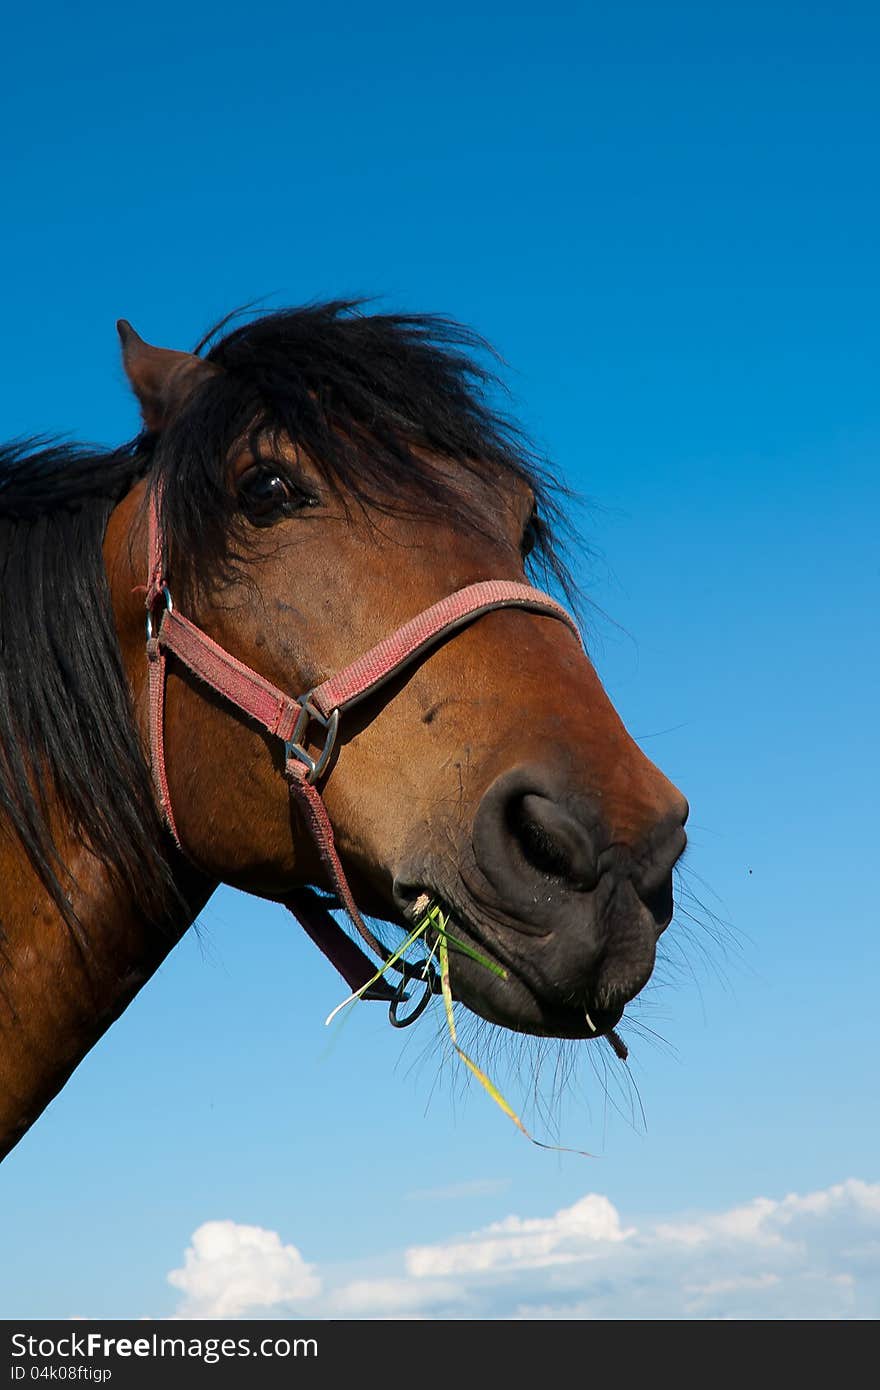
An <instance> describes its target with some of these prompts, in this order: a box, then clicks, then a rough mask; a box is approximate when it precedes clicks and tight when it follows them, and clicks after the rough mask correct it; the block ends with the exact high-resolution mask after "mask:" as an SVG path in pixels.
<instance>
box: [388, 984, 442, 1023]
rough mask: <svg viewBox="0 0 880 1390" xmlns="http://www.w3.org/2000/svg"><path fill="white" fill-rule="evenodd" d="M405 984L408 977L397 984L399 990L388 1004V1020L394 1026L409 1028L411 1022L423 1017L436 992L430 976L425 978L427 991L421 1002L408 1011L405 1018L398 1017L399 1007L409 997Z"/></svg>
mask: <svg viewBox="0 0 880 1390" xmlns="http://www.w3.org/2000/svg"><path fill="white" fill-rule="evenodd" d="M405 985H406V978H405V977H403V978H402V979H401V981H400V984H399V985H398V986H397V991H396V993H395V995H394V998H393V999H392V1000H391V1003H390V1004H389V1005H388V1021H389V1022H390V1024H391V1026H392V1028H408V1027H409V1025H410V1024H411V1023H415V1021H416V1019H417V1018H421V1016H422V1014H423V1013H424V1012H425V1009H426V1008H427V1007H428V1004H429V1003H430V1000H431V995H432V994H433V993H434V991H433V988H432V981H431V979H430V977H428V979H426V980H425V992H424V994H423V995H422V997H421V999H420V1000H419V1002H418V1003H417V1004H416V1006H415V1008H414V1009H412V1010H411V1012H410V1013H408V1014H407V1015H406V1017H405V1018H398V1015H397V1010H398V1008H399V1007H400V1005H401V1004H402V1003H404V1001H405V1000H406V999H408V997H409V996H408V995H406V994H404V992H403V991H404V987H405Z"/></svg>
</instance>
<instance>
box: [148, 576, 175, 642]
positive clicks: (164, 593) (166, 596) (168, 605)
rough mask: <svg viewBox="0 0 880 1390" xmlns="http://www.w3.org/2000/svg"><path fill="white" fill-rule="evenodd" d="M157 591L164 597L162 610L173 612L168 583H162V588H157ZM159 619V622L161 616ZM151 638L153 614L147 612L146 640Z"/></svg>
mask: <svg viewBox="0 0 880 1390" xmlns="http://www.w3.org/2000/svg"><path fill="white" fill-rule="evenodd" d="M159 593H160V594H161V596H162V598H164V600H165V607H164V609H163V612H165V613H173V612H174V603H173V602H172V599H171V590H170V589H169V587H168V585H167V584H163V585H162V588H161V589H160V590H159ZM159 621H160V622H161V621H162V620H161V618H160V619H159ZM152 638H153V614H152V613H147V641H148V642H150V641H152Z"/></svg>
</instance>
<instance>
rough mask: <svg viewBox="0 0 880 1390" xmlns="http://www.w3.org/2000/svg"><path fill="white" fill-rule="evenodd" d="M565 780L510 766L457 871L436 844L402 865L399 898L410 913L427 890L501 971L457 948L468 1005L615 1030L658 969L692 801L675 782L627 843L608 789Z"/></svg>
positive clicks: (511, 1017) (498, 1017)
mask: <svg viewBox="0 0 880 1390" xmlns="http://www.w3.org/2000/svg"><path fill="white" fill-rule="evenodd" d="M568 784H569V779H568V778H566V777H564V776H563V775H561V774H559V773H557V772H554V771H553V770H552V769H550V768H547V767H536V766H520V767H516V768H513V769H510V770H509V771H507V772H505V773H504V774H502V775H501V776H500V777H498V778H497V779H496V780H495V782H494V783H493V784H492V785H491V786H490V787H489V789H488V791H487V792H486V793H485V795H484V796H483V798H482V800H481V802H480V804H479V806H478V809H477V812H476V815H475V818H474V822H473V827H472V831H471V835H470V837H469V843H467V844H465V845H463V846H462V852H461V854H460V858H459V862H458V864H457V865H456V870H457V872H456V873H455V875H454V878H453V876H452V875H451V873H450V867H451V866H450V861H449V858H448V856H447V855H444V856H443V858H442V860H440V859H437V860H434V857H433V856H432V855H431V854H430V851H429V853H428V855H427V856H425V857H424V858H423V857H422V856H419V860H420V861H421V862H420V867H419V869H418V870H414V869H412V870H409V871H407V872H404V873H400V874H398V875H397V876H396V879H395V885H394V896H395V901H396V903H397V905H398V907H399V908H401V909H402V910H403V911H404V912H406V910H407V907H408V906H411V904H412V902H413V901H414V899H415V897H416V896H417V895H419V894H423V893H428V894H429V896H432V897H434V898H435V899H437V900H439V901H440V902H441V903H442V904H443V905H444V906H445V908H446V909H447V910H448V911H449V913H450V914H451V917H452V920H453V921H454V923H455V927H454V930H455V932H456V933H458V934H459V935H460V936H461V937H462V939H463V940H464V941H465V943H466V944H467V945H468V946H470V947H471V948H472V949H475V950H477V951H478V952H482V953H483V954H485V955H486V956H487V957H488V958H489V959H491V960H492V961H493V962H494V963H495V964H496V965H498V966H500V967H501V968H502V969H503V970H504V972H505V978H499V977H498V976H497V975H495V974H494V973H493V972H491V971H490V970H488V969H487V968H486V967H484V966H483V967H481V966H480V964H479V962H478V961H474V960H473V959H470V958H468V957H466V956H465V955H463V954H459V953H455V952H454V951H453V953H452V956H451V959H452V962H453V965H452V971H451V979H452V985H453V989H454V992H455V993H456V995H457V997H458V998H460V999H461V1000H462V1002H463V1003H465V1004H466V1005H467V1006H468V1008H470V1009H472V1010H473V1011H474V1012H476V1013H478V1014H480V1015H481V1016H483V1017H484V1018H487V1019H489V1020H490V1021H492V1022H496V1023H500V1024H503V1025H505V1026H506V1027H509V1028H514V1029H516V1030H518V1031H520V1032H530V1033H540V1034H543V1035H550V1036H557V1037H581V1038H589V1037H595V1036H598V1035H600V1034H603V1033H606V1032H608V1031H609V1030H610V1029H611V1028H613V1027H614V1026H615V1025H616V1023H617V1022H618V1021H619V1019H620V1017H621V1015H622V1013H623V1009H624V1007H625V1005H626V1004H627V1003H628V1002H629V1001H630V1000H631V999H632V998H634V997H635V995H636V994H638V992H639V991H640V990H641V989H642V988H643V987H644V985H645V984H646V983H647V981H648V979H649V978H650V975H651V972H652V970H653V968H654V960H655V954H656V947H657V940H658V938H659V936H660V934H661V933H662V932H663V931H664V930H665V928H666V927H667V926H668V925H669V922H670V920H671V918H672V914H673V905H674V904H673V892H672V869H673V866H674V864H675V863H676V862H677V860H678V859H679V857H680V855H681V854H682V852H683V850H684V848H685V844H686V835H685V832H684V821H685V819H686V816H687V803H686V802H685V801H684V798H683V797H681V796H680V795H679V793H677V792H676V791H675V789H674V788H672V786H671V784H667V785H668V786H669V795H668V797H667V799H666V804H665V805H664V807H663V808H662V810H661V811H660V813H659V814H658V811H657V807H656V806H655V807H653V808H652V812H651V814H650V815H646V816H645V817H643V819H642V823H641V824H640V826H639V829H638V831H637V832H635V833H633V834H632V835H631V837H629V838H628V839H627V840H626V841H622V840H618V839H616V838H613V837H612V833H611V831H610V830H609V827H608V824H607V820H606V818H605V816H604V815H603V811H602V807H601V804H600V801H599V799H598V798H595V797H590V796H588V795H585V794H583V793H580V792H572V791H570V790H568Z"/></svg>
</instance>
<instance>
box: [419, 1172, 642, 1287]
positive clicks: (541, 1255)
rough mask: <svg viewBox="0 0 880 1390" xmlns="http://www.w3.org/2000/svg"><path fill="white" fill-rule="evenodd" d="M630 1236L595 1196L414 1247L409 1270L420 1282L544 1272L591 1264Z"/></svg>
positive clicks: (604, 1202)
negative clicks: (522, 1271)
mask: <svg viewBox="0 0 880 1390" xmlns="http://www.w3.org/2000/svg"><path fill="white" fill-rule="evenodd" d="M632 1234H633V1233H632V1231H624V1230H622V1229H621V1226H620V1217H619V1216H618V1214H617V1211H616V1210H615V1208H614V1207H613V1206H612V1205H611V1203H610V1202H609V1200H608V1198H607V1197H600V1196H597V1194H596V1193H594V1192H591V1193H588V1194H587V1196H586V1197H582V1198H581V1199H580V1201H579V1202H575V1204H574V1206H571V1207H563V1208H562V1210H561V1211H558V1212H556V1213H555V1215H554V1216H549V1217H532V1218H529V1219H526V1220H523V1218H522V1217H519V1216H508V1217H505V1219H504V1220H503V1221H496V1222H494V1223H493V1224H492V1225H491V1226H486V1227H485V1228H484V1229H483V1230H482V1231H477V1232H475V1233H474V1234H472V1235H470V1236H467V1237H466V1238H465V1239H464V1240H460V1241H453V1242H449V1243H447V1244H441V1245H421V1246H415V1247H413V1249H411V1250H408V1251H407V1253H406V1267H407V1270H408V1272H409V1273H410V1274H414V1275H416V1277H418V1278H423V1277H424V1276H426V1275H437V1274H440V1275H448V1274H473V1273H478V1272H479V1273H485V1272H486V1271H489V1270H495V1269H501V1270H505V1271H508V1272H509V1271H510V1270H511V1269H513V1268H519V1269H540V1268H541V1267H542V1266H545V1265H551V1264H560V1263H566V1264H567V1263H570V1262H571V1261H573V1260H579V1259H587V1258H589V1257H590V1256H591V1255H593V1254H594V1253H597V1247H598V1248H601V1247H602V1246H603V1244H607V1243H608V1242H609V1241H610V1242H615V1241H620V1240H625V1239H626V1238H627V1236H629V1235H632Z"/></svg>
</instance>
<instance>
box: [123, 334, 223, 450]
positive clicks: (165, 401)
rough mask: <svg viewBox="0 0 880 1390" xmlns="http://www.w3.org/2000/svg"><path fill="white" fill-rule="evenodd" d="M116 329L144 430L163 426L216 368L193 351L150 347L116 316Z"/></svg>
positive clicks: (124, 365) (215, 371)
mask: <svg viewBox="0 0 880 1390" xmlns="http://www.w3.org/2000/svg"><path fill="white" fill-rule="evenodd" d="M116 331H117V333H118V334H119V338H120V341H121V343H122V365H123V367H124V368H125V374H126V376H127V377H128V379H129V381H130V383H131V388H132V390H133V391H134V394H135V395H136V396H137V398H138V400H139V402H140V407H141V414H142V415H143V417H144V424H145V425H146V427H147V429H148V430H153V431H157V430H161V429H164V428H165V426H166V425H167V424H168V421H169V420H170V419H171V418H172V416H173V415H175V414H176V413H177V411H178V410H179V409H180V407H181V406H182V405H183V403H184V401H185V400H187V398H188V397H189V396H191V395H192V393H193V391H194V390H195V389H196V387H197V386H199V385H200V384H201V383H202V382H203V381H207V380H208V378H209V377H212V376H216V375H217V373H218V372H219V370H220V368H219V367H216V366H215V365H214V364H213V362H206V361H205V360H204V358H202V357H196V355H195V353H192V352H174V351H172V349H171V348H157V347H151V345H150V344H149V343H145V342H144V340H143V338H142V337H141V336H140V334H139V333H136V332H135V331H134V329H133V328H132V326H131V324H130V323H129V322H128V319H119V321H118V322H117V324H116Z"/></svg>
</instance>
